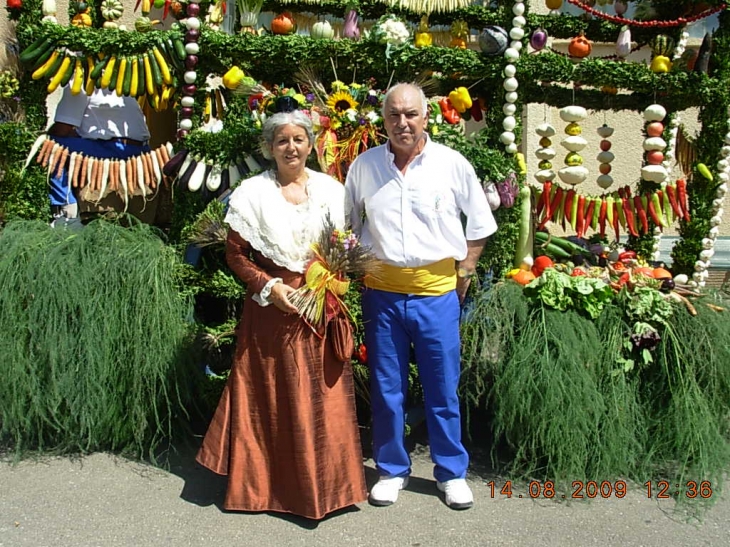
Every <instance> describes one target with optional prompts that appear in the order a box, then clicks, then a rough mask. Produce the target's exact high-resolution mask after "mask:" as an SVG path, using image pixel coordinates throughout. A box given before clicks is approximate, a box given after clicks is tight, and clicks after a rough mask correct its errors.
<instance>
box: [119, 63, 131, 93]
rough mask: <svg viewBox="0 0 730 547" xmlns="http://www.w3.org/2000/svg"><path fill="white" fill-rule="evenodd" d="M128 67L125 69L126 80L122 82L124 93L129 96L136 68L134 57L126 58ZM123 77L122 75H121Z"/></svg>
mask: <svg viewBox="0 0 730 547" xmlns="http://www.w3.org/2000/svg"><path fill="white" fill-rule="evenodd" d="M126 61H127V62H126V65H127V67H126V69H125V71H124V80H123V82H122V94H123V95H124V96H127V97H128V96H129V90H130V88H131V87H132V70H134V67H133V66H132V59H130V58H128V57H127V58H126ZM120 77H121V76H120Z"/></svg>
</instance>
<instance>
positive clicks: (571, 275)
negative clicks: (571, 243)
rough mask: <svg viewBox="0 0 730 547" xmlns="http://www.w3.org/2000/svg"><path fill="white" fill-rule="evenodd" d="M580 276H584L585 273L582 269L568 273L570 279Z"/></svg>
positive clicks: (574, 269)
mask: <svg viewBox="0 0 730 547" xmlns="http://www.w3.org/2000/svg"><path fill="white" fill-rule="evenodd" d="M580 275H586V271H585V270H584V269H583V268H573V271H572V272H570V277H578V276H580Z"/></svg>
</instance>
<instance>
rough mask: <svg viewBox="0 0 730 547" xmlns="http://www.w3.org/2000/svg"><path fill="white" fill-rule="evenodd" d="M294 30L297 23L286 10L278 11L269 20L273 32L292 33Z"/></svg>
mask: <svg viewBox="0 0 730 547" xmlns="http://www.w3.org/2000/svg"><path fill="white" fill-rule="evenodd" d="M296 31H297V23H296V21H294V16H293V15H292V14H291V13H289V12H288V11H285V12H284V13H280V14H279V15H277V16H276V17H274V19H273V20H272V21H271V32H273V33H274V34H294V33H295V32H296Z"/></svg>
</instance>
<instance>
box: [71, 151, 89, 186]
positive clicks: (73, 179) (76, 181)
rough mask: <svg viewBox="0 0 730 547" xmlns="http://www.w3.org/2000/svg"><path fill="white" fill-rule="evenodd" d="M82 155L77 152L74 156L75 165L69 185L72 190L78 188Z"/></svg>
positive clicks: (82, 160)
mask: <svg viewBox="0 0 730 547" xmlns="http://www.w3.org/2000/svg"><path fill="white" fill-rule="evenodd" d="M85 157H86V156H84V154H83V153H82V152H78V153H77V154H76V163H74V172H73V173H71V184H72V185H73V187H74V188H78V186H79V179H78V177H79V173H80V172H81V166H82V164H83V162H84V158H85Z"/></svg>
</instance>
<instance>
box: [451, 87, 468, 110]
mask: <svg viewBox="0 0 730 547" xmlns="http://www.w3.org/2000/svg"><path fill="white" fill-rule="evenodd" d="M449 100H450V101H451V105H452V106H453V107H454V108H455V109H456V111H457V112H458V113H459V114H463V113H464V112H466V111H467V110H469V109H470V108H471V104H472V102H471V95H469V90H468V89H467V88H465V87H457V88H456V89H454V90H453V91H452V92H451V93H449Z"/></svg>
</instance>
